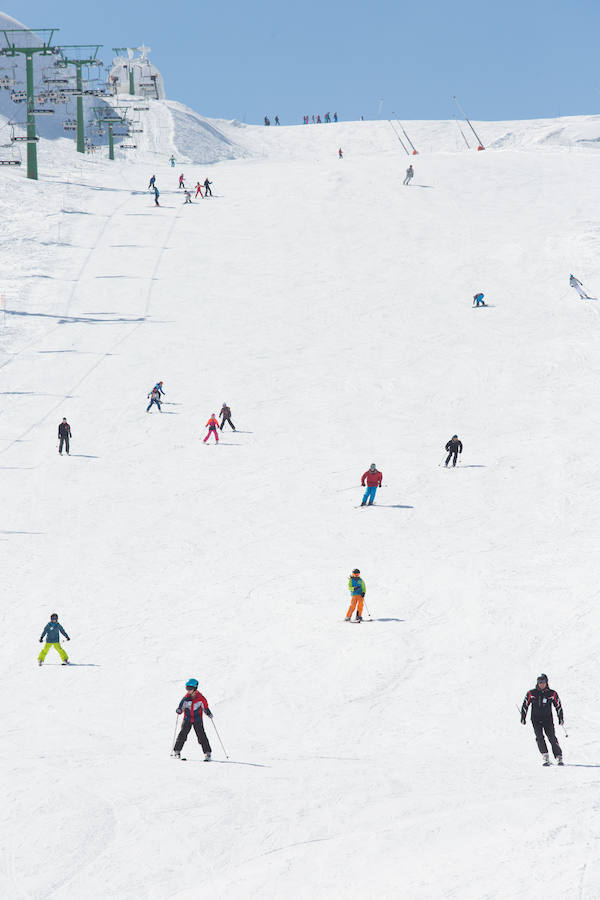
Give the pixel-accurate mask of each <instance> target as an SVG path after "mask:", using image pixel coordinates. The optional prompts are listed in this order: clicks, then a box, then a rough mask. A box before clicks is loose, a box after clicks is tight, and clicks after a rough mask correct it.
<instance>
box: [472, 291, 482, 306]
mask: <svg viewBox="0 0 600 900" xmlns="http://www.w3.org/2000/svg"><path fill="white" fill-rule="evenodd" d="M484 297H485V294H482V293H479V294H473V306H485V302H484V299H483V298H484Z"/></svg>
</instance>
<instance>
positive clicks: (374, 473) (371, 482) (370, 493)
mask: <svg viewBox="0 0 600 900" xmlns="http://www.w3.org/2000/svg"><path fill="white" fill-rule="evenodd" d="M365 479H366V481H367V489H366V491H365V495H364V497H363V498H362V503H361V504H360V505H361V506H373V500H374V499H375V492H376V491H377V488H378V487H381V482H382V480H383V475H382V474H381V472H380V471H379V470H378V469H377V466H376V465H375V463H371V465H370V466H369V468H368V469H367V471H366V472H365V474H364V475H363V477H362V478H361V479H360V483H361V485H362V486H363V487H364V486H365ZM367 500H368V501H369V502H368V504H367Z"/></svg>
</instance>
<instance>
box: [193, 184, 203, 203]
mask: <svg viewBox="0 0 600 900" xmlns="http://www.w3.org/2000/svg"><path fill="white" fill-rule="evenodd" d="M198 194H200V199H202V185H201V184H200V182H199V181H197V182H196V196H195V197H194V200H197V199H198Z"/></svg>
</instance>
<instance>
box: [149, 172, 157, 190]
mask: <svg viewBox="0 0 600 900" xmlns="http://www.w3.org/2000/svg"><path fill="white" fill-rule="evenodd" d="M155 181H156V175H153V176H152V178H151V179H150V183H149V184H148V190H149V191H151V190H152V188H153V187H154V182H155Z"/></svg>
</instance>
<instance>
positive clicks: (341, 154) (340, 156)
mask: <svg viewBox="0 0 600 900" xmlns="http://www.w3.org/2000/svg"><path fill="white" fill-rule="evenodd" d="M338 156H339V158H340V159H343V158H344V154H343V153H342V148H341V147H340V149H339V150H338Z"/></svg>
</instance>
